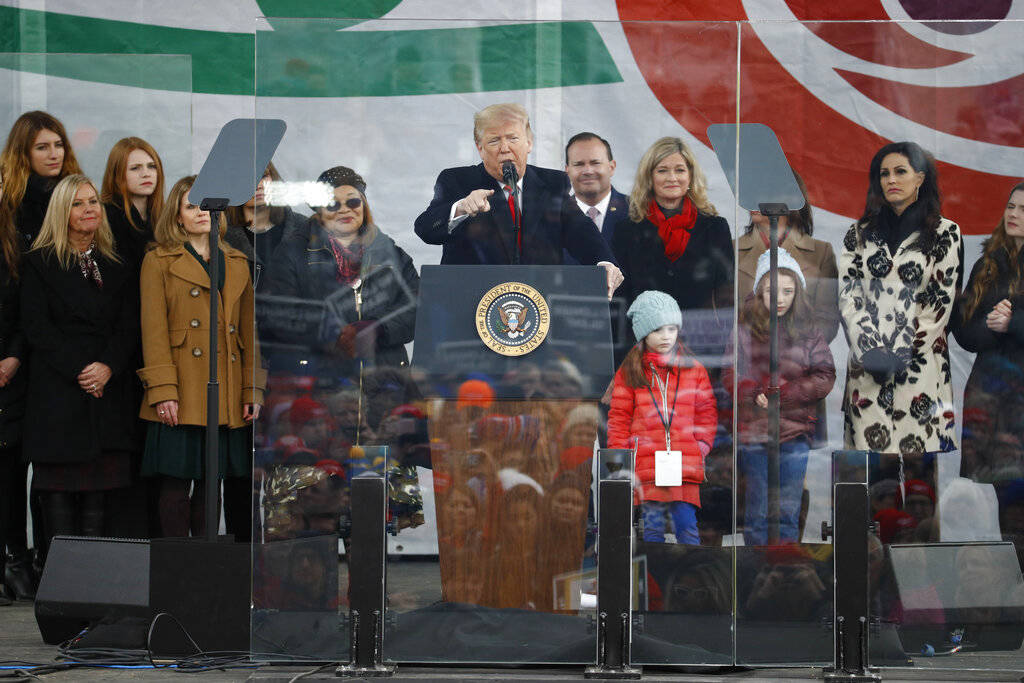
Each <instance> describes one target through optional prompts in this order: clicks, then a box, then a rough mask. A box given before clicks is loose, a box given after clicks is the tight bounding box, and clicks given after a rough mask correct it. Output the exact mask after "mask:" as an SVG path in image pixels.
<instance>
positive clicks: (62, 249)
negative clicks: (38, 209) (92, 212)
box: [32, 173, 121, 268]
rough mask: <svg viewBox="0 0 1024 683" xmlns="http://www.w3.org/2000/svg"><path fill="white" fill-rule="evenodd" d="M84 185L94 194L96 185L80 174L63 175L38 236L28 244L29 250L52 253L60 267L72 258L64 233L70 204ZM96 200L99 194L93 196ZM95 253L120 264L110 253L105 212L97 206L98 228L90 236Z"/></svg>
mask: <svg viewBox="0 0 1024 683" xmlns="http://www.w3.org/2000/svg"><path fill="white" fill-rule="evenodd" d="M83 185H88V186H89V187H91V188H92V189H93V191H94V192H95V191H96V185H95V183H93V182H92V181H91V180H89V179H88V178H87V177H85V176H84V175H82V174H81V173H73V174H71V175H69V176H66V177H65V178H64V179H63V180H61V181H60V182H59V183H57V187H55V188H53V196H51V197H50V206H49V208H48V209H47V210H46V217H45V218H44V219H43V227H42V228H40V229H39V236H38V237H36V241H35V242H33V243H32V251H43V250H47V249H49V250H52V251H53V253H54V255H55V256H56V257H57V261H58V262H60V265H61V266H63V267H64V268H67V267H68V266H70V265H71V263H72V259H73V258H74V257H76V256H77V252H76V251H75V249H74V248H73V247H72V246H71V238H70V236H69V234H68V224H69V223H70V221H71V205H72V204H73V203H74V201H75V195H77V194H78V190H79V189H80V188H81V187H82V186H83ZM96 195H97V196H96V198H97V200H98V199H99V193H98V192H97V193H96ZM93 242H94V243H95V245H96V250H97V251H99V253H101V254H103V256H104V257H106V258H107V259H108V260H110V261H118V262H120V260H121V259H120V258H118V256H117V252H116V251H115V250H114V235H113V234H112V233H111V232H110V224H109V223H107V212H106V211H104V210H103V207H102V206H100V227H99V228H98V229H97V230H96V235H95V237H93Z"/></svg>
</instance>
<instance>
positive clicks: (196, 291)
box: [188, 287, 199, 297]
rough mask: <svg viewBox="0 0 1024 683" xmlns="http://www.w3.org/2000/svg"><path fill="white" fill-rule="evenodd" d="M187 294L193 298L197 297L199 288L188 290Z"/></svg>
mask: <svg viewBox="0 0 1024 683" xmlns="http://www.w3.org/2000/svg"><path fill="white" fill-rule="evenodd" d="M188 293H189V294H190V295H191V296H193V297H196V296H199V288H198V287H193V288H192V289H190V290H189V292H188Z"/></svg>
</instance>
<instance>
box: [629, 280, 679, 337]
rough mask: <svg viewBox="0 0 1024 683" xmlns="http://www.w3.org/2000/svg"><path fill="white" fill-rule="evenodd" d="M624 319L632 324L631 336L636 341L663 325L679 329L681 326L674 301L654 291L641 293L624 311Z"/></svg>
mask: <svg viewBox="0 0 1024 683" xmlns="http://www.w3.org/2000/svg"><path fill="white" fill-rule="evenodd" d="M626 317H627V318H629V319H630V321H631V322H632V323H633V334H634V335H636V339H637V341H641V340H643V339H644V337H646V336H647V335H649V334H650V333H651V332H654V331H655V330H656V329H658V328H659V327H662V326H663V325H676V326H677V327H681V326H682V324H683V314H682V313H681V312H680V311H679V304H677V303H676V300H675V299H673V298H672V297H671V296H669V295H668V294H666V293H665V292H659V291H657V290H654V289H649V290H647V291H646V292H641V293H640V296H638V297H637V298H636V299H635V300H634V301H633V305H632V306H630V307H629V310H628V311H626Z"/></svg>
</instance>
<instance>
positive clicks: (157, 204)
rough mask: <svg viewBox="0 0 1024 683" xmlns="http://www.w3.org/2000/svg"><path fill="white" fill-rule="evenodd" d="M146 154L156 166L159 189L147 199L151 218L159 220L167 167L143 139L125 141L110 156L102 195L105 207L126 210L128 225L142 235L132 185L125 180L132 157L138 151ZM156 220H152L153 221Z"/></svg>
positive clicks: (116, 144) (118, 143) (121, 140)
mask: <svg viewBox="0 0 1024 683" xmlns="http://www.w3.org/2000/svg"><path fill="white" fill-rule="evenodd" d="M137 149H138V150H142V151H143V152H145V153H146V154H148V155H149V156H151V157H152V158H153V161H155V162H156V187H154V188H153V194H151V195H149V197H147V198H146V210H147V215H149V216H150V217H152V216H159V215H160V212H161V211H163V208H164V164H163V162H162V161H160V155H159V154H157V153H156V150H155V149H153V145H151V144H149V143H148V142H146V141H145V140H143V139H142V138H135V137H131V138H121V139H120V140H118V141H117V142H115V143H114V146H113V147H111V148H110V154H109V155H108V156H107V169H106V171H104V172H103V189H102V190H101V192H100V201H101V202H103V203H104V204H117V205H118V206H120V207H121V208H122V209H123V210H124V214H125V216H127V217H128V223H130V224H131V226H132V227H133V228H135V229H136V230H139V231H141V230H142V226H141V225H135V221H134V220H132V198H131V197H130V196H129V195H128V183H127V182H125V177H126V174H127V172H128V155H130V154H131V153H132V152H134V151H135V150H137ZM150 220H152V218H150Z"/></svg>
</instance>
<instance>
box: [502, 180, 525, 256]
mask: <svg viewBox="0 0 1024 683" xmlns="http://www.w3.org/2000/svg"><path fill="white" fill-rule="evenodd" d="M505 192H507V193H508V212H509V213H510V214H512V225H513V226H514V225H515V224H516V196H515V194H514V193H513V192H512V186H511V185H506V186H505ZM518 237H519V238H518V239H517V240H516V249H518V250H519V253H520V254H522V253H523V231H522V230H520V231H519V236H518Z"/></svg>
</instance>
